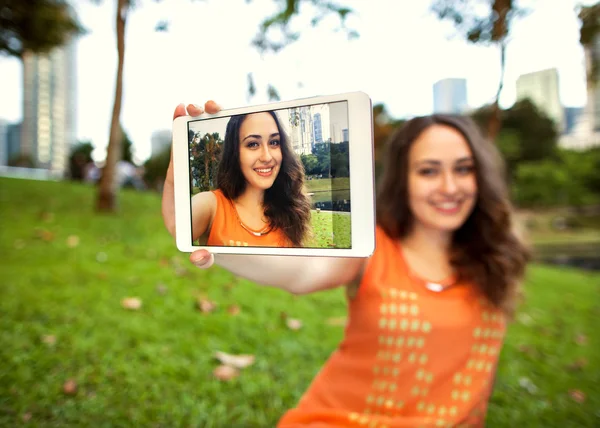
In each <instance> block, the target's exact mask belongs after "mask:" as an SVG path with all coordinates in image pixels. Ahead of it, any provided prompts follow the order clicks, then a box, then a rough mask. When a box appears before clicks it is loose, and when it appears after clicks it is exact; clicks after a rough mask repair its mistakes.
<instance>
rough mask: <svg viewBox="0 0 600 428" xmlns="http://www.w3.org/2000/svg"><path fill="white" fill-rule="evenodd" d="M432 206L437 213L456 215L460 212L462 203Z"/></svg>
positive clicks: (441, 203)
mask: <svg viewBox="0 0 600 428" xmlns="http://www.w3.org/2000/svg"><path fill="white" fill-rule="evenodd" d="M432 205H433V207H434V208H435V209H436V210H437V211H439V212H441V213H443V214H456V213H457V212H458V211H459V210H460V207H461V206H462V202H457V201H454V202H440V203H437V204H435V203H434V204H432Z"/></svg>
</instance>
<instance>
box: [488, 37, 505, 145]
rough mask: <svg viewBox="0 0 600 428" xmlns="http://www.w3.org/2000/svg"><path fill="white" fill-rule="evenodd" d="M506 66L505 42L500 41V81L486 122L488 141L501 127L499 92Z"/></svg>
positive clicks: (494, 137)
mask: <svg viewBox="0 0 600 428" xmlns="http://www.w3.org/2000/svg"><path fill="white" fill-rule="evenodd" d="M505 66H506V42H505V41H504V40H503V41H501V42H500V82H499V83H498V91H497V92H496V100H495V101H494V105H493V106H492V115H491V116H490V120H489V122H488V138H489V139H490V141H492V142H493V141H496V138H497V137H498V134H499V133H500V128H501V127H502V111H501V110H500V94H501V93H502V87H503V86H504V70H505V68H506V67H505Z"/></svg>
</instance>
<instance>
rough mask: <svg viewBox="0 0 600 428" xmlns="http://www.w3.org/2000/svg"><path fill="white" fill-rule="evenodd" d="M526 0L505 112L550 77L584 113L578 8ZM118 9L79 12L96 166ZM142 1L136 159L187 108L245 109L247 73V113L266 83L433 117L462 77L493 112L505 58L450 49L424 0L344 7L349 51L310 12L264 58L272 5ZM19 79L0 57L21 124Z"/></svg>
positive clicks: (132, 111)
mask: <svg viewBox="0 0 600 428" xmlns="http://www.w3.org/2000/svg"><path fill="white" fill-rule="evenodd" d="M527 1H528V4H533V5H534V8H535V9H534V11H533V13H532V14H531V15H530V16H528V17H527V18H525V19H523V20H522V21H520V22H517V23H515V25H514V28H513V30H514V31H513V33H512V34H513V35H512V41H511V44H510V45H509V48H508V50H507V67H506V73H505V79H506V80H505V86H504V91H503V95H502V98H501V104H502V106H503V107H510V106H511V105H512V103H513V102H514V100H515V82H516V79H517V77H518V76H519V75H520V74H524V73H528V72H532V71H537V70H541V69H545V68H552V67H555V68H557V69H558V71H559V78H560V98H561V101H562V103H563V104H564V105H565V106H567V107H578V106H583V105H584V103H585V99H586V97H585V72H584V63H583V49H582V48H581V46H580V45H579V25H580V24H579V22H578V19H577V16H576V12H575V6H576V0H527ZM115 3H116V1H111V0H105V1H104V2H102V4H101V5H100V6H97V5H95V4H94V3H93V2H90V1H89V0H78V1H77V2H76V4H77V10H78V13H79V18H80V20H81V21H82V23H83V24H84V26H85V27H87V28H88V29H89V30H90V33H89V34H87V35H86V36H84V37H83V38H82V39H81V40H80V42H79V47H78V61H79V62H78V76H77V78H78V82H77V85H78V88H79V91H78V97H77V107H76V108H77V109H78V115H77V119H78V123H77V135H78V137H79V139H81V140H83V139H91V140H92V142H93V144H94V145H95V146H96V148H97V150H96V152H95V153H94V157H95V158H97V159H103V158H104V156H105V148H106V144H107V141H108V134H109V127H110V117H111V112H112V104H113V97H114V85H115V76H116V66H117V51H116V40H115V33H114V25H115V24H114V21H115V18H114V8H115ZM140 3H141V4H142V7H140V8H138V9H135V10H133V11H132V12H131V13H130V16H129V20H128V22H127V34H126V55H125V85H124V97H123V110H122V116H121V120H122V123H123V126H124V128H125V129H126V131H127V132H128V134H129V136H130V138H131V140H132V141H133V142H134V145H135V151H136V157H138V158H139V159H145V158H147V157H148V156H149V155H150V136H151V134H152V132H153V131H155V130H159V129H170V127H171V120H172V115H173V110H174V108H175V106H176V105H177V104H178V103H180V102H184V103H194V102H195V103H203V102H204V101H206V100H207V99H214V100H216V101H217V102H219V103H220V104H221V105H222V106H223V107H229V108H233V107H241V106H244V105H248V104H249V102H248V100H247V77H246V76H247V73H248V72H252V73H253V74H254V77H255V83H256V86H257V95H256V97H255V98H254V99H252V100H251V101H250V103H251V104H257V103H263V102H267V101H268V99H267V97H266V85H267V83H268V82H270V83H272V84H273V85H274V86H275V87H276V88H277V89H278V90H279V94H280V96H281V98H282V99H283V100H289V99H294V98H300V97H308V96H313V95H325V94H334V93H340V92H347V91H354V90H360V91H364V92H366V93H368V94H369V95H370V96H371V98H372V100H373V102H374V103H379V102H382V103H384V104H385V105H386V107H387V109H388V110H389V112H390V113H391V114H392V116H394V117H398V118H399V117H407V116H413V115H417V114H427V113H431V111H432V108H433V89H432V87H433V83H434V82H435V81H437V80H439V79H442V78H446V77H464V78H466V79H467V100H468V103H469V106H470V107H478V106H480V105H482V104H484V103H487V102H490V101H491V100H492V99H493V97H494V95H495V92H496V89H497V84H498V82H497V80H498V78H499V54H498V51H497V50H496V49H495V48H485V47H476V46H472V45H468V44H467V43H465V42H463V41H462V40H461V39H460V38H458V39H455V40H450V37H451V35H452V34H453V28H452V26H451V25H450V24H449V23H441V22H440V21H439V20H437V19H436V18H435V17H434V16H433V15H431V14H429V13H428V7H429V4H430V1H429V0H420V1H414V0H395V1H384V0H370V1H361V0H343V1H341V2H340V3H342V4H347V5H349V6H350V7H352V8H353V9H354V10H355V11H356V14H355V15H354V16H353V17H352V18H351V19H349V21H348V24H349V25H350V26H351V27H352V28H355V29H356V30H358V32H359V33H360V38H359V39H357V40H354V41H351V42H348V41H347V39H346V38H345V37H344V35H343V33H341V32H337V33H336V32H333V31H332V30H333V28H334V27H336V26H337V22H338V21H337V19H334V18H333V17H332V18H331V19H329V20H328V21H323V22H322V23H321V24H320V26H319V27H318V28H317V29H312V28H310V27H309V25H308V22H309V20H310V18H311V17H312V14H310V13H307V14H304V15H303V17H302V18H300V20H299V21H298V27H299V28H300V26H302V28H306V29H305V30H304V31H303V32H302V35H301V39H300V41H298V42H296V43H295V44H294V45H292V46H290V47H288V48H287V49H285V50H284V51H282V52H280V53H279V54H278V55H276V56H273V55H269V56H267V57H265V58H261V57H260V56H259V55H258V54H257V52H256V51H255V50H254V49H253V48H252V47H251V46H250V40H251V39H252V38H253V36H254V35H255V34H256V29H257V27H258V23H259V22H260V21H261V20H262V18H264V17H265V16H267V15H270V14H271V13H272V12H273V11H275V8H276V4H278V3H275V2H274V1H272V0H252V1H251V2H249V3H247V2H246V0H227V1H218V0H205V1H194V2H192V1H190V0H163V1H162V2H160V3H156V2H154V1H151V0H140ZM581 3H584V4H589V3H591V1H583V2H581ZM307 7H308V6H307ZM307 11H308V12H310V10H308V9H307ZM165 18H166V19H168V20H170V23H171V24H170V30H169V32H168V33H156V32H154V25H155V23H156V22H157V21H158V20H159V19H165ZM21 72H22V71H21V64H20V62H19V61H17V60H16V59H12V58H3V57H2V58H0V94H1V96H0V118H3V119H7V120H9V121H18V120H20V119H21V111H22V107H21V102H22V95H21V91H22V77H21ZM300 82H301V85H300Z"/></svg>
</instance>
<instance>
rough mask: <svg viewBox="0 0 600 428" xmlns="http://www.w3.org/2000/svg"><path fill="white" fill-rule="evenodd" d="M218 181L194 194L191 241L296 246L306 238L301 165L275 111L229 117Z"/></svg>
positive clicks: (307, 202) (307, 208)
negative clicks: (209, 187) (210, 188)
mask: <svg viewBox="0 0 600 428" xmlns="http://www.w3.org/2000/svg"><path fill="white" fill-rule="evenodd" d="M216 181H217V188H216V189H215V190H211V191H206V192H200V193H197V194H196V195H194V196H193V197H192V234H193V239H194V240H196V239H199V238H200V239H201V240H206V244H207V245H214V246H273V247H291V246H296V247H299V246H302V245H303V244H304V242H306V240H307V239H309V238H310V236H309V235H310V229H309V222H310V200H309V198H308V196H307V195H306V193H305V192H304V168H303V165H302V163H301V162H300V160H299V159H298V158H297V156H296V155H295V154H294V152H293V150H292V148H291V147H290V144H289V141H288V138H287V136H286V134H285V132H284V131H283V129H282V128H281V126H280V124H279V119H278V117H277V115H276V114H275V113H274V112H272V111H269V112H260V113H253V114H248V115H237V116H232V117H231V119H230V120H229V122H228V123H227V128H226V131H225V141H224V143H223V151H222V155H221V160H220V162H219V166H218V171H217V174H216ZM202 238H203V239H202Z"/></svg>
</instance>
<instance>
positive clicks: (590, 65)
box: [578, 3, 600, 114]
mask: <svg viewBox="0 0 600 428" xmlns="http://www.w3.org/2000/svg"><path fill="white" fill-rule="evenodd" d="M578 16H579V20H580V21H581V27H580V29H579V43H581V46H582V47H583V50H584V52H585V57H586V77H587V79H586V81H587V89H588V99H587V103H588V108H589V111H590V112H591V113H592V114H595V111H596V109H597V106H596V99H595V96H589V94H595V92H596V86H597V84H596V82H597V80H598V75H599V72H600V58H599V55H598V54H597V50H596V49H595V48H594V43H595V41H596V39H597V38H598V34H599V33H600V3H597V4H595V5H592V6H583V7H581V9H580V10H579V14H578Z"/></svg>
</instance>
